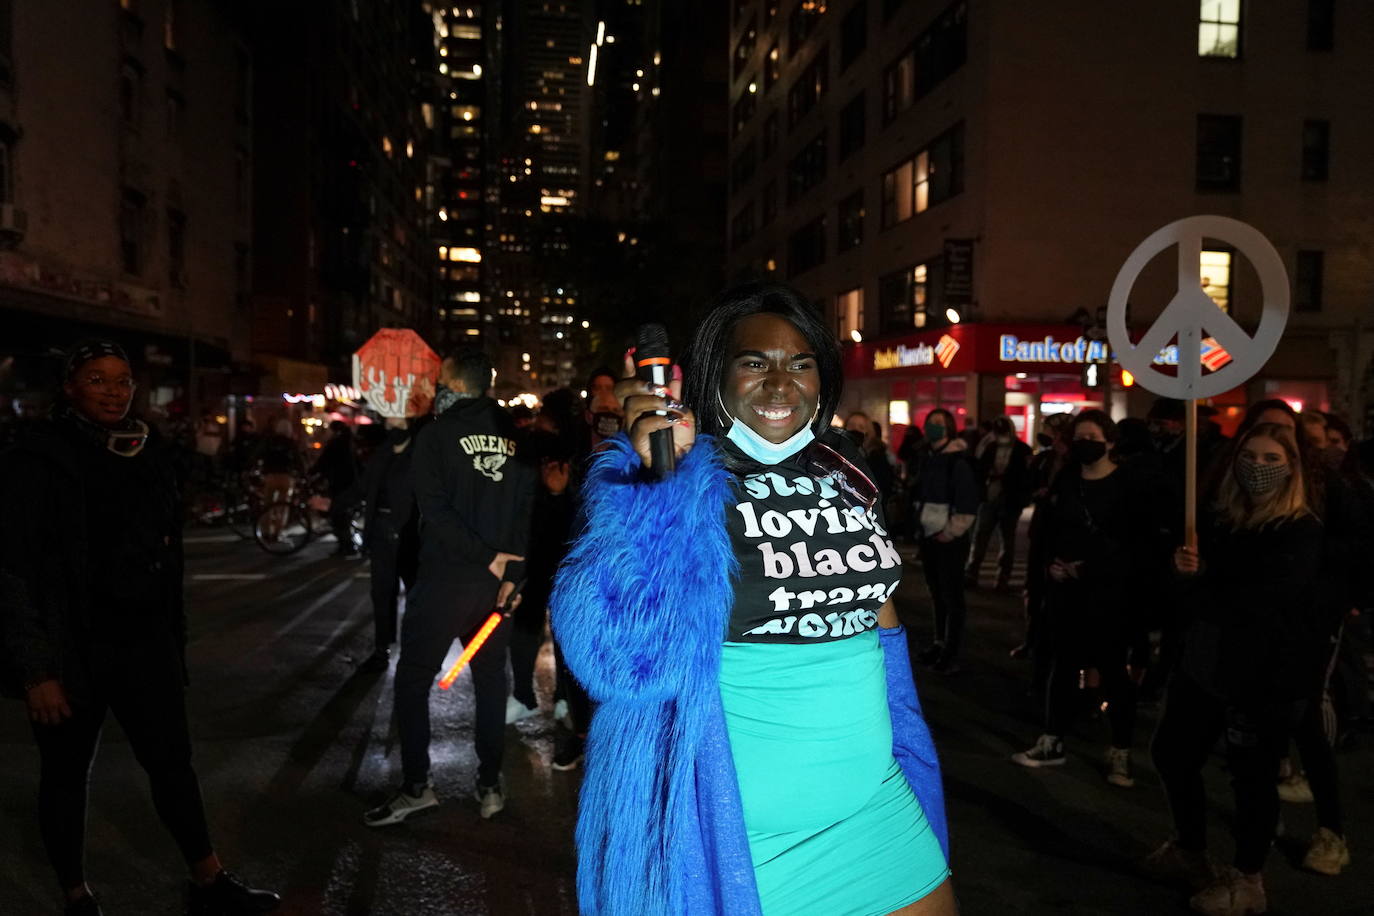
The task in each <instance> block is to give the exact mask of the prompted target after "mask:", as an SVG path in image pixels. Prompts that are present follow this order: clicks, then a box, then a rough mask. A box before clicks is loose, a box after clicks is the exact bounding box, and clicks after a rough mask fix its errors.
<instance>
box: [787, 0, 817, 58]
mask: <svg viewBox="0 0 1374 916" xmlns="http://www.w3.org/2000/svg"><path fill="white" fill-rule="evenodd" d="M825 7H826V0H797V5H796V6H795V7H793V9H792V15H791V16H790V17H788V20H787V59H788V60H791V59H792V58H793V57H796V56H797V52H798V51H800V50H801V46H802V44H803V43H804V42H805V41H806V39H807V38H808V37H810V35H811V33H812V32H814V31H816V26H818V25H820V21H821V17H822V16H824V15H825Z"/></svg>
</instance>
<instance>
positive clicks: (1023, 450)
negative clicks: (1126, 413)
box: [898, 399, 1374, 914]
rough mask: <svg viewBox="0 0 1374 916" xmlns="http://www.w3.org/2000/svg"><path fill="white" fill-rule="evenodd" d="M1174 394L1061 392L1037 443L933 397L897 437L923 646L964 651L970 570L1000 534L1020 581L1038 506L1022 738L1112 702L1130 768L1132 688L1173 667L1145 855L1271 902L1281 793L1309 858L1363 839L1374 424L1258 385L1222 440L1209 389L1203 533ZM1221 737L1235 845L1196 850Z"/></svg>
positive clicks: (1192, 878)
mask: <svg viewBox="0 0 1374 916" xmlns="http://www.w3.org/2000/svg"><path fill="white" fill-rule="evenodd" d="M1184 410H1185V405H1184V404H1183V403H1181V402H1178V401H1171V400H1167V399H1159V400H1157V401H1156V402H1155V404H1154V405H1153V407H1152V408H1151V409H1150V411H1149V413H1148V414H1147V416H1146V417H1145V418H1142V419H1135V418H1126V419H1122V420H1120V421H1119V422H1117V421H1114V420H1113V419H1112V418H1111V417H1110V416H1109V415H1108V414H1107V413H1105V412H1103V411H1101V410H1084V411H1082V412H1080V413H1078V414H1076V415H1065V414H1059V415H1053V416H1050V417H1048V418H1046V422H1045V423H1044V424H1043V429H1042V430H1041V431H1039V432H1038V434H1037V436H1036V444H1037V446H1038V449H1037V450H1036V451H1035V453H1034V454H1032V453H1031V450H1030V448H1029V446H1027V445H1025V444H1023V443H1021V442H1020V441H1019V440H1017V439H1016V438H1015V434H1014V432H1013V428H1012V424H1011V422H1010V420H1009V419H1007V418H1000V417H999V418H997V420H995V421H994V422H993V423H991V424H988V425H987V426H986V427H984V428H981V429H975V430H973V431H972V432H971V434H970V435H968V436H967V437H960V436H959V435H958V434H957V433H956V430H955V429H954V425H953V418H952V416H951V414H950V413H949V412H948V411H945V410H942V409H937V410H933V411H931V412H930V413H929V414H928V415H927V416H926V418H925V424H924V428H923V429H913V430H911V431H909V432H908V434H907V437H906V439H904V440H903V442H902V444H901V447H900V450H899V452H898V454H899V455H900V457H901V459H902V463H903V465H904V467H905V468H906V470H907V474H906V483H905V486H904V492H905V497H904V502H905V505H906V509H907V519H908V532H909V535H910V537H911V538H912V540H914V541H916V542H917V543H919V545H920V554H921V561H922V566H923V568H924V572H925V576H926V582H927V585H928V587H929V591H930V596H931V603H932V606H933V608H932V633H931V637H930V639H929V641H928V643H927V647H926V649H925V651H924V652H923V653H922V654H921V656H920V657H921V660H922V661H924V662H926V663H928V664H930V665H932V667H933V670H935V671H937V672H943V673H946V674H949V673H954V672H957V671H958V670H959V666H958V665H956V664H951V659H952V658H953V657H955V656H956V653H958V651H959V646H960V642H961V636H962V634H963V631H964V627H963V621H964V619H965V616H966V610H965V601H964V595H963V589H964V588H965V587H969V588H976V587H977V586H978V583H979V578H978V576H979V572H980V571H981V569H982V566H983V564H984V561H985V557H986V552H987V549H988V544H989V543H990V540H991V538H992V537H993V535H994V534H996V535H998V536H999V537H1000V540H1001V545H1002V554H1001V556H1000V557H999V560H998V564H997V573H996V578H995V588H997V589H999V590H1002V589H1006V588H1007V586H1008V584H1009V580H1010V572H1011V568H1012V555H1013V551H1014V549H1015V543H1016V531H1017V525H1018V523H1019V522H1020V521H1021V518H1022V514H1023V510H1024V509H1025V508H1027V507H1029V508H1030V509H1031V512H1030V519H1029V526H1028V529H1027V530H1028V540H1029V544H1028V545H1027V549H1026V558H1025V585H1024V591H1023V595H1024V601H1025V613H1026V636H1025V640H1024V641H1023V642H1022V644H1020V645H1018V646H1016V647H1014V648H1012V649H1011V655H1012V657H1013V658H1017V659H1028V660H1030V661H1031V662H1032V684H1033V687H1034V692H1035V694H1036V695H1038V696H1041V697H1043V700H1044V720H1043V731H1042V733H1041V735H1040V736H1039V737H1038V738H1037V739H1036V740H1035V742H1034V743H1033V744H1032V745H1031V746H1030V747H1029V748H1028V749H1026V750H1023V751H1019V752H1017V753H1015V754H1013V755H1012V759H1013V760H1014V761H1015V762H1016V763H1018V764H1021V765H1023V766H1026V767H1029V768H1032V769H1038V768H1042V767H1051V766H1060V765H1064V764H1065V763H1067V762H1068V761H1069V755H1068V754H1067V752H1066V750H1065V743H1064V739H1065V737H1066V736H1067V735H1072V734H1074V725H1075V720H1076V719H1078V718H1080V717H1084V716H1087V715H1093V716H1094V717H1095V716H1097V715H1104V717H1105V718H1106V720H1107V722H1108V724H1109V726H1110V729H1109V732H1110V741H1109V744H1108V746H1107V747H1106V748H1104V755H1103V773H1104V775H1105V778H1106V780H1107V781H1108V782H1109V783H1111V784H1112V785H1114V786H1119V787H1122V788H1131V787H1133V786H1134V785H1135V779H1134V776H1133V774H1132V768H1131V754H1132V751H1133V750H1135V749H1137V748H1139V747H1141V736H1139V735H1137V727H1136V724H1137V716H1136V710H1137V707H1138V705H1139V700H1140V696H1141V693H1142V689H1145V690H1156V691H1157V690H1163V691H1164V693H1165V701H1164V706H1163V712H1162V715H1161V718H1160V721H1159V723H1158V726H1157V728H1156V731H1155V734H1154V736H1153V738H1152V739H1151V740H1150V742H1149V747H1150V754H1151V757H1152V760H1153V763H1154V765H1155V768H1156V769H1157V771H1158V773H1159V776H1160V779H1161V781H1162V783H1163V785H1164V789H1165V793H1166V796H1167V799H1168V803H1169V811H1170V812H1171V814H1172V818H1173V822H1174V836H1173V837H1172V838H1171V839H1170V840H1169V841H1167V842H1166V843H1165V844H1164V845H1163V846H1162V847H1160V848H1159V849H1158V850H1157V851H1156V852H1155V853H1154V854H1153V855H1151V856H1150V857H1149V858H1148V859H1147V860H1146V862H1145V866H1146V867H1147V869H1148V870H1150V871H1151V872H1153V873H1155V874H1158V875H1161V876H1163V877H1167V878H1173V879H1177V880H1178V881H1180V882H1182V883H1185V884H1187V885H1188V886H1189V888H1190V890H1191V892H1192V893H1193V897H1192V899H1191V903H1192V906H1193V908H1194V909H1195V910H1196V911H1197V912H1200V913H1207V914H1231V913H1260V912H1264V909H1265V906H1266V899H1265V891H1264V886H1263V881H1262V878H1261V874H1262V870H1263V865H1264V862H1265V859H1266V856H1267V853H1268V851H1269V849H1270V847H1271V845H1272V843H1273V840H1274V837H1275V832H1276V829H1278V826H1279V824H1280V817H1279V813H1280V808H1279V806H1280V800H1281V799H1283V800H1286V801H1306V802H1313V803H1314V806H1315V809H1316V816H1317V823H1318V825H1319V826H1318V830H1317V832H1316V834H1315V835H1314V836H1313V837H1312V839H1311V842H1310V844H1309V846H1308V849H1307V852H1306V855H1305V857H1304V859H1303V865H1304V867H1306V868H1307V869H1309V870H1311V871H1314V872H1317V873H1320V874H1326V875H1335V874H1338V873H1340V871H1341V870H1342V869H1343V868H1344V867H1345V866H1346V865H1347V864H1349V862H1350V856H1349V850H1348V848H1347V846H1346V842H1345V834H1344V825H1343V822H1342V806H1341V801H1340V791H1339V779H1338V776H1337V765H1336V756H1335V747H1336V746H1337V745H1338V744H1339V743H1340V742H1341V741H1342V740H1343V739H1344V738H1345V736H1347V735H1349V734H1351V733H1352V732H1353V731H1354V730H1356V729H1359V728H1363V727H1367V726H1368V724H1369V721H1370V720H1369V710H1370V678H1369V673H1368V671H1367V669H1366V663H1365V659H1366V657H1367V654H1368V653H1369V652H1370V648H1371V647H1370V643H1369V633H1368V623H1367V621H1368V616H1369V613H1370V611H1371V608H1374V569H1371V563H1370V558H1371V557H1374V440H1371V441H1366V442H1363V443H1361V442H1357V441H1355V439H1354V436H1353V434H1352V432H1351V428H1350V426H1349V424H1348V423H1347V422H1346V421H1345V420H1344V419H1343V418H1341V417H1338V416H1335V415H1333V414H1326V413H1320V412H1317V411H1313V410H1305V411H1303V412H1301V413H1298V412H1296V411H1294V409H1293V408H1292V407H1291V406H1290V405H1288V404H1287V403H1286V402H1284V401H1281V400H1265V401H1260V402H1257V403H1255V404H1253V405H1251V406H1250V407H1249V409H1248V410H1247V411H1246V413H1245V415H1244V417H1243V419H1242V420H1241V422H1240V423H1239V426H1238V428H1237V429H1236V431H1235V434H1234V435H1233V436H1232V437H1230V438H1229V439H1228V438H1227V437H1226V436H1224V435H1223V434H1222V432H1221V427H1220V426H1219V425H1218V424H1217V423H1216V422H1215V420H1214V419H1213V418H1214V417H1215V414H1216V411H1214V410H1212V409H1211V408H1208V407H1206V406H1201V407H1200V408H1199V413H1200V415H1201V420H1200V430H1199V435H1198V442H1197V466H1196V468H1195V472H1196V475H1197V480H1198V484H1197V485H1198V491H1199V495H1198V502H1197V506H1198V512H1197V516H1198V517H1197V536H1196V544H1195V545H1194V544H1191V543H1190V542H1189V541H1188V537H1187V534H1188V533H1187V531H1186V530H1185V518H1184V511H1183V506H1184V502H1183V498H1184V492H1185V477H1186V472H1187V468H1186V457H1185V456H1186V454H1187V451H1186V448H1185V442H1184V426H1185V414H1184ZM1009 440H1012V441H1010V442H1009ZM951 456H953V457H951ZM951 462H952V463H953V465H954V466H953V467H951ZM975 517H976V521H975ZM970 525H972V528H971V530H970ZM965 559H967V577H966V578H960V577H959V576H958V575H957V573H956V571H957V570H960V569H961V568H963V563H964V561H965ZM1146 583H1149V586H1148V587H1145V584H1146ZM1219 741H1220V742H1222V743H1223V746H1224V748H1225V758H1226V765H1227V767H1228V769H1229V770H1230V773H1231V776H1232V782H1233V786H1234V792H1235V809H1236V817H1235V820H1234V822H1233V832H1234V835H1235V846H1236V851H1235V857H1234V860H1233V862H1232V864H1231V866H1229V867H1225V868H1221V867H1217V866H1216V865H1214V864H1213V862H1212V861H1211V860H1210V859H1209V858H1208V857H1207V852H1206V850H1207V840H1206V833H1205V825H1206V812H1207V804H1206V802H1207V799H1206V797H1205V792H1204V783H1203V776H1202V771H1203V769H1204V767H1205V765H1206V763H1207V760H1208V757H1209V755H1210V754H1211V752H1212V750H1213V749H1214V747H1215V746H1216V745H1217V743H1218V742H1219ZM1294 751H1296V754H1294V753H1293V752H1294Z"/></svg>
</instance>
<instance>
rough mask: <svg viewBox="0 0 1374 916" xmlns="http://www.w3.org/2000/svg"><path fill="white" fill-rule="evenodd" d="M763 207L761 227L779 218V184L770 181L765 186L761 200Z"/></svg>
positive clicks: (760, 219)
mask: <svg viewBox="0 0 1374 916" xmlns="http://www.w3.org/2000/svg"><path fill="white" fill-rule="evenodd" d="M759 199H760V202H761V204H762V206H761V207H760V210H761V215H760V217H759V225H761V226H767V225H769V224H771V223H772V222H773V220H775V219H777V218H778V183H777V182H776V181H772V180H770V181H769V182H768V184H766V185H764V186H763V194H762V196H761V197H760V198H759Z"/></svg>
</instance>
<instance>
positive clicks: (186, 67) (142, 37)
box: [0, 0, 254, 417]
mask: <svg viewBox="0 0 1374 916" xmlns="http://www.w3.org/2000/svg"><path fill="white" fill-rule="evenodd" d="M0 20H3V21H0V325H3V327H4V332H3V334H0V390H3V391H4V393H5V395H6V396H5V397H3V398H0V401H3V402H4V405H5V406H4V408H0V413H9V411H10V410H13V409H15V408H16V405H17V410H18V411H19V412H25V411H27V410H32V409H37V407H38V405H39V404H41V403H42V402H43V401H44V398H45V396H47V395H50V394H51V392H52V388H53V386H54V384H55V383H56V382H57V381H58V379H57V378H56V377H54V372H53V366H54V365H55V364H57V363H58V361H56V360H54V358H53V356H54V354H56V353H60V351H61V350H62V349H63V348H65V347H68V346H70V345H71V344H72V343H73V342H74V341H75V340H76V339H78V338H80V337H83V336H101V337H106V338H113V339H115V340H117V341H119V342H120V343H122V344H123V345H124V346H125V347H126V349H127V350H128V351H129V353H130V356H131V358H132V361H133V363H134V365H135V369H136V371H137V372H138V373H139V382H140V390H139V394H138V399H139V409H140V410H143V411H146V412H147V413H148V414H149V415H150V416H153V417H164V416H169V415H176V414H180V415H185V414H186V413H189V412H194V411H196V410H198V409H199V408H200V407H202V406H203V407H213V406H216V405H217V404H218V403H220V402H221V401H222V399H223V398H224V397H225V396H227V395H229V394H230V393H232V392H233V391H235V390H251V388H249V387H248V386H251V384H252V379H251V373H250V372H249V370H248V367H247V365H246V363H247V360H248V358H249V355H250V309H249V299H250V293H251V241H252V214H253V188H252V180H253V147H254V138H253V132H252V124H253V118H254V112H253V94H252V85H253V79H254V77H253V72H252V58H251V54H250V52H249V49H248V47H247V45H246V44H245V42H244V32H243V28H242V23H241V22H240V21H239V19H238V16H237V13H236V11H235V10H233V9H232V8H231V7H228V6H227V5H225V4H220V3H213V2H210V0H122V2H110V3H100V4H95V3H90V4H64V3H4V4H0Z"/></svg>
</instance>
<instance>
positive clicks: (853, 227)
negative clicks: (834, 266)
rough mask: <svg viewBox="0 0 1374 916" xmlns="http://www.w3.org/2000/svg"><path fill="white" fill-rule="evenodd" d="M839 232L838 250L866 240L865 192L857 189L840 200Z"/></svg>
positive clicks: (854, 245)
mask: <svg viewBox="0 0 1374 916" xmlns="http://www.w3.org/2000/svg"><path fill="white" fill-rule="evenodd" d="M838 224H839V234H838V236H837V237H836V240H835V250H836V251H848V250H849V249H851V248H857V247H859V246H860V245H862V244H863V241H864V192H863V189H860V190H858V191H855V192H854V193H853V194H850V195H849V196H848V197H846V198H845V199H844V200H842V201H840V218H839V221H838Z"/></svg>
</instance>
